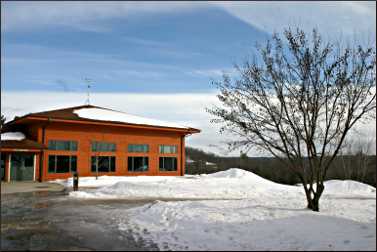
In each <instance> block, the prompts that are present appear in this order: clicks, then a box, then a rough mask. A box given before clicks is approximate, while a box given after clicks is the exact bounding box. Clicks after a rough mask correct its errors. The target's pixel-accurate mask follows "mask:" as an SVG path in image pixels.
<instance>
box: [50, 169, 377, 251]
mask: <svg viewBox="0 0 377 252" xmlns="http://www.w3.org/2000/svg"><path fill="white" fill-rule="evenodd" d="M55 182H59V183H61V184H63V185H65V186H71V185H72V180H71V179H68V180H58V181H55ZM79 184H80V187H98V188H95V189H94V188H92V189H90V188H86V189H81V190H80V191H77V192H71V193H70V197H75V198H80V199H82V200H85V199H153V200H154V201H153V203H149V204H146V205H144V206H142V207H138V208H133V209H128V210H125V216H127V218H118V219H117V220H116V221H117V222H118V223H117V224H118V226H119V229H120V230H127V229H132V231H133V232H134V233H135V238H137V239H138V238H143V239H147V240H151V241H153V242H154V243H156V244H157V245H158V246H159V248H160V249H161V250H374V251H375V250H376V190H375V188H374V187H372V186H368V185H365V184H362V183H359V182H356V181H340V180H331V181H326V182H325V192H324V195H323V196H322V198H321V200H320V211H321V212H319V213H315V212H312V211H309V210H307V209H306V200H305V194H304V191H303V189H302V188H301V187H300V186H288V185H282V184H277V183H274V182H271V181H269V180H266V179H263V178H261V177H259V176H257V175H255V174H253V173H251V172H247V171H244V170H240V169H229V170H227V171H224V172H218V173H214V174H209V175H206V174H203V175H186V176H184V177H147V176H139V177H110V176H102V177H99V178H98V180H96V179H95V178H94V177H86V178H80V183H79Z"/></svg>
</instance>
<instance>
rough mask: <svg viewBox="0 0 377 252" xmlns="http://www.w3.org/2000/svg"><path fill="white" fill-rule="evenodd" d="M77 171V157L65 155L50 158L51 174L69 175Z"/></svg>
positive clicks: (49, 169) (49, 167)
mask: <svg viewBox="0 0 377 252" xmlns="http://www.w3.org/2000/svg"><path fill="white" fill-rule="evenodd" d="M75 171H77V157H76V156H65V155H49V156H48V172H49V173H68V172H75Z"/></svg>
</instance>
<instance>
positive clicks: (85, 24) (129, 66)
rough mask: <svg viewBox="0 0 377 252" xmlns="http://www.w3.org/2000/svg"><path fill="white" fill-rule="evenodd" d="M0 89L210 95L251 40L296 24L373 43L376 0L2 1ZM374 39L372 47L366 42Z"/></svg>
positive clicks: (248, 51)
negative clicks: (327, 0)
mask: <svg viewBox="0 0 377 252" xmlns="http://www.w3.org/2000/svg"><path fill="white" fill-rule="evenodd" d="M1 4H2V12H1V16H2V17H1V18H2V24H1V31H2V41H1V42H2V45H1V52H2V59H1V60H2V64H1V71H2V77H1V82H2V83H1V85H2V86H1V87H2V90H14V91H16V90H34V91H68V92H80V91H85V84H84V81H83V79H84V78H90V79H92V80H93V83H94V84H93V88H92V91H93V92H136V93H139V92H141V93H156V92H157V93H177V92H180V93H182V92H208V91H211V89H213V86H211V84H210V82H211V79H218V78H219V77H220V76H221V73H222V71H225V72H227V73H230V74H232V73H233V71H234V70H233V64H234V63H240V62H242V60H243V59H244V58H245V57H246V56H247V55H251V54H252V53H253V45H254V44H255V42H262V41H265V40H266V39H267V38H268V37H269V36H270V34H271V33H272V32H274V31H277V32H281V31H282V29H283V28H284V27H287V26H296V25H300V27H302V28H303V29H305V30H308V31H309V30H311V29H312V28H313V27H316V28H318V29H319V30H320V31H321V32H322V33H323V34H324V36H326V37H328V38H330V39H338V38H343V39H346V40H347V39H348V40H349V39H351V40H352V39H353V38H354V37H357V38H358V39H360V38H362V39H363V41H365V39H364V38H367V40H371V38H374V37H375V26H376V12H375V3H373V2H369V3H368V2H364V3H356V2H355V3H353V2H346V3H342V2H335V3H325V2H319V3H315V2H308V3H299V2H285V3H274V2H261V3H248V2H229V3H227V2H219V3H216V2H209V3H207V2H200V3H194V2H178V3H174V2H168V3H163V2H146V3H136V2H135V3H132V2H65V3H61V2H58V1H57V2H30V3H29V2H28V3H26V2H2V3H1ZM372 42H373V41H372Z"/></svg>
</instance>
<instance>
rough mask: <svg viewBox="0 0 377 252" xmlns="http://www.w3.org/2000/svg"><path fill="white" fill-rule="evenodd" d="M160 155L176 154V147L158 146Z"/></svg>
mask: <svg viewBox="0 0 377 252" xmlns="http://www.w3.org/2000/svg"><path fill="white" fill-rule="evenodd" d="M160 153H163V154H174V153H177V145H160Z"/></svg>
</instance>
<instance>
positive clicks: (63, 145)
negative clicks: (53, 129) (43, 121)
mask: <svg viewBox="0 0 377 252" xmlns="http://www.w3.org/2000/svg"><path fill="white" fill-rule="evenodd" d="M48 149H49V150H65V151H77V141H64V140H49V141H48Z"/></svg>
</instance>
